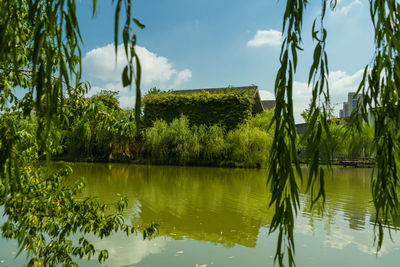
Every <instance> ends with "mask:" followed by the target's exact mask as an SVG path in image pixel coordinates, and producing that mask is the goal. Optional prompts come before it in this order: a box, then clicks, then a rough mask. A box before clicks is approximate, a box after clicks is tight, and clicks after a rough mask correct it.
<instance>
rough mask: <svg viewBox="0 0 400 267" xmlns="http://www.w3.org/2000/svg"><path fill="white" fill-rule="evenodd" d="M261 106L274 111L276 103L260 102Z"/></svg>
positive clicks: (271, 101)
mask: <svg viewBox="0 0 400 267" xmlns="http://www.w3.org/2000/svg"><path fill="white" fill-rule="evenodd" d="M261 104H262V106H263V108H264V110H265V109H274V108H275V105H276V101H275V100H262V101H261Z"/></svg>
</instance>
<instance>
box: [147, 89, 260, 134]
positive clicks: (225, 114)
mask: <svg viewBox="0 0 400 267" xmlns="http://www.w3.org/2000/svg"><path fill="white" fill-rule="evenodd" d="M226 90H227V91H224V92H223V93H213V94H211V93H210V92H208V91H202V92H194V93H177V92H156V91H155V92H153V93H150V94H148V95H146V96H145V97H144V98H143V103H144V116H143V124H144V126H145V127H150V126H152V125H153V123H154V122H155V121H156V120H160V119H162V120H165V121H166V122H168V123H169V122H172V121H173V120H174V119H176V118H179V117H180V116H181V115H182V114H183V115H185V116H186V117H187V118H188V120H189V122H190V124H191V125H198V126H199V125H202V124H204V125H208V126H209V125H215V124H219V125H221V126H223V127H225V128H226V129H234V128H235V127H236V126H237V125H238V124H240V123H241V122H243V121H244V120H246V119H248V118H249V117H250V116H251V113H252V106H253V96H252V95H251V93H250V92H248V91H245V90H235V89H234V88H232V89H226Z"/></svg>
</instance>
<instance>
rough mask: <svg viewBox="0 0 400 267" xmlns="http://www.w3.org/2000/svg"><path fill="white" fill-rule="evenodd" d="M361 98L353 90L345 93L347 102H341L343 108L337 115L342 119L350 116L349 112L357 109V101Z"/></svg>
mask: <svg viewBox="0 0 400 267" xmlns="http://www.w3.org/2000/svg"><path fill="white" fill-rule="evenodd" d="M360 100H361V95H357V94H356V93H355V92H350V93H348V94H347V102H344V103H343V109H341V110H340V111H339V117H340V118H342V119H345V118H348V117H350V115H351V113H353V112H355V111H356V110H357V104H358V101H360Z"/></svg>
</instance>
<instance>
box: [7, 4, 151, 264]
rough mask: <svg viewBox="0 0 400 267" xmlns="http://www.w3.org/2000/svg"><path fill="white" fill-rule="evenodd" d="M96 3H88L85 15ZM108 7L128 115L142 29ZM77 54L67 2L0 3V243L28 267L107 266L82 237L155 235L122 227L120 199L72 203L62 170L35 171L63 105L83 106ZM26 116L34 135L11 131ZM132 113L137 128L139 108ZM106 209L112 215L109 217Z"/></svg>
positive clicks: (62, 118) (64, 117) (62, 120)
mask: <svg viewBox="0 0 400 267" xmlns="http://www.w3.org/2000/svg"><path fill="white" fill-rule="evenodd" d="M96 2H97V1H95V0H94V1H93V2H92V6H93V7H92V8H93V14H95V12H96ZM115 2H116V12H115V29H116V30H115V35H114V36H115V50H116V51H117V45H118V39H119V38H118V32H119V31H118V30H119V16H120V12H121V9H123V10H124V11H125V16H126V20H125V24H124V25H123V30H122V39H123V43H124V48H125V55H126V57H127V60H128V64H127V65H126V67H125V68H124V71H123V73H122V81H123V85H124V86H130V85H131V84H133V83H134V84H135V86H136V94H137V96H138V97H137V98H136V107H140V76H141V69H140V62H139V59H138V58H137V56H136V52H135V43H136V35H135V34H134V32H133V25H134V24H135V25H137V26H138V27H139V28H143V27H144V25H143V24H141V23H140V22H139V21H138V20H136V19H135V18H133V17H132V15H131V14H132V1H131V0H126V1H122V0H118V1H115ZM80 46H81V36H80V31H79V24H78V20H77V17H76V3H75V0H56V1H47V0H45V1H42V0H40V1H39V0H21V1H1V2H0V114H1V115H0V205H1V206H2V207H3V208H4V214H5V216H7V222H6V223H5V224H3V225H2V226H1V231H2V235H3V236H4V237H6V238H14V239H17V241H18V245H19V248H20V250H19V253H21V252H22V251H23V250H26V251H27V253H28V256H29V259H30V260H29V262H28V265H30V266H38V265H40V266H55V265H58V264H62V265H65V266H70V265H76V264H75V263H74V262H73V260H72V256H73V255H74V256H78V257H84V256H85V257H88V258H90V257H92V256H94V255H95V254H96V255H97V257H98V260H99V261H100V262H102V261H104V260H105V259H107V257H108V252H107V251H106V250H102V251H97V250H96V248H95V247H94V246H93V245H92V244H91V243H90V242H89V241H88V240H87V239H86V238H85V235H84V234H85V233H89V232H91V233H93V234H95V235H97V236H99V237H100V238H102V237H105V236H108V235H110V234H111V233H112V232H114V231H123V232H125V233H126V234H131V233H135V232H138V231H141V230H143V236H144V238H146V237H149V236H151V235H152V234H153V233H155V231H156V228H155V226H154V225H150V226H149V227H144V228H143V229H141V228H136V227H133V226H132V225H130V224H126V223H125V221H124V219H123V216H122V211H123V209H124V208H125V207H126V205H127V200H126V199H124V198H121V200H120V201H119V202H117V203H115V204H114V205H106V204H100V203H99V202H98V201H97V200H96V199H91V198H87V199H84V200H80V199H77V198H76V197H75V196H76V195H77V194H78V193H79V192H80V190H81V189H82V187H83V186H84V183H83V182H82V181H80V182H78V183H77V184H76V185H75V186H73V187H66V186H64V182H63V181H64V180H65V178H66V177H67V176H68V175H69V173H70V172H71V169H70V168H69V167H68V166H66V167H64V168H61V169H60V170H58V171H55V172H54V171H51V170H50V169H49V168H48V167H47V165H46V164H45V165H44V166H41V165H40V164H38V163H37V159H38V156H39V155H40V153H39V152H42V155H43V156H46V158H47V160H49V158H50V155H51V154H53V151H52V149H53V146H54V144H53V143H54V142H53V141H54V140H55V137H54V133H55V131H54V129H57V127H55V126H57V125H59V124H68V123H69V121H70V118H71V116H70V115H71V114H65V113H63V111H65V109H63V107H64V105H65V104H68V102H70V101H72V102H73V103H69V104H72V106H75V104H78V105H76V110H77V111H80V112H82V108H84V107H85V105H86V103H85V101H84V99H82V95H83V93H84V92H85V91H86V90H87V87H86V84H84V83H82V82H81V81H80V78H81V50H80ZM15 88H20V89H21V88H22V89H24V90H26V94H25V96H24V97H23V98H22V99H17V97H16V96H15V92H14V90H15ZM66 95H68V96H69V97H68V98H67V99H66V97H65V96H66ZM104 96H106V97H104ZM110 96H111V100H112V96H113V95H100V96H98V97H99V98H100V97H101V98H102V99H103V100H105V99H106V98H107V99H108V100H110ZM105 104H106V103H105ZM107 104H112V105H114V104H115V102H111V103H109V102H107ZM32 111H34V113H35V118H36V120H37V123H38V127H37V130H36V132H34V133H30V132H26V131H25V130H26V129H22V128H21V126H20V124H19V123H18V122H19V121H20V120H21V119H23V118H25V117H26V116H27V115H29V114H30V113H31V112H32ZM135 111H136V116H135V119H136V124H137V125H138V126H140V117H139V113H138V112H140V108H137V109H135ZM72 117H73V114H72ZM110 207H111V208H113V207H115V208H116V209H115V210H113V209H111V211H112V212H110ZM78 233H79V234H81V235H82V237H81V238H80V239H79V242H78V244H74V243H73V242H72V241H71V235H72V234H78ZM19 253H18V254H19Z"/></svg>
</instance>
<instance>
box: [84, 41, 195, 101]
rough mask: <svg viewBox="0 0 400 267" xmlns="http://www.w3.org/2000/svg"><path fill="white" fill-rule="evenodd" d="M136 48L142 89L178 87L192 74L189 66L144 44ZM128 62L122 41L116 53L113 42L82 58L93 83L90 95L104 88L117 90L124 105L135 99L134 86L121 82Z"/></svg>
mask: <svg viewBox="0 0 400 267" xmlns="http://www.w3.org/2000/svg"><path fill="white" fill-rule="evenodd" d="M135 48H136V53H137V54H138V56H139V59H140V63H141V67H142V83H141V85H142V90H143V89H148V88H150V87H153V86H157V87H159V88H171V87H173V88H176V87H178V86H180V85H181V84H183V83H185V82H188V81H190V79H191V78H192V72H191V70H190V69H184V70H177V69H175V68H174V66H173V65H172V63H170V61H169V60H168V59H167V58H166V57H163V56H159V55H157V54H155V53H153V52H150V51H149V50H147V49H146V48H144V47H141V46H136V47H135ZM126 63H127V60H126V57H125V51H124V46H123V45H122V44H121V45H119V46H118V53H117V56H115V47H114V45H113V44H109V45H106V46H103V47H99V48H96V49H93V50H91V51H89V52H88V53H86V55H85V56H84V58H83V70H84V73H85V75H87V76H88V78H89V80H91V83H92V85H93V86H92V89H91V90H90V91H89V93H88V95H89V96H91V95H94V94H96V93H98V92H100V91H101V90H102V89H107V90H112V91H118V92H119V96H120V99H119V100H120V103H121V107H131V106H132V102H134V95H133V94H134V93H135V90H134V89H132V90H129V87H123V86H122V82H121V75H122V71H123V69H124V67H125V66H126Z"/></svg>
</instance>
